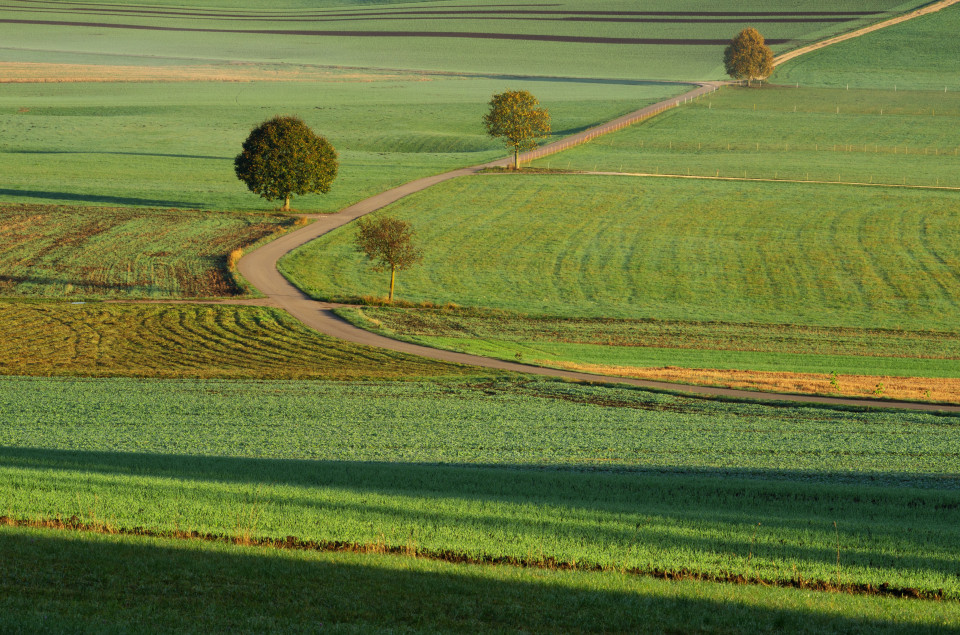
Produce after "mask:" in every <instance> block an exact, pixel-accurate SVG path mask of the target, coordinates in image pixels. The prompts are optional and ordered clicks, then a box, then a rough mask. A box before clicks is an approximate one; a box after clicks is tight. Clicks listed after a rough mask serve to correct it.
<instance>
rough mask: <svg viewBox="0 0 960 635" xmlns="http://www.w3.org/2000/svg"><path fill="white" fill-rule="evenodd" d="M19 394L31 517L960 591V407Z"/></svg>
mask: <svg viewBox="0 0 960 635" xmlns="http://www.w3.org/2000/svg"><path fill="white" fill-rule="evenodd" d="M0 404H2V408H3V409H4V411H5V412H6V413H8V414H7V417H6V425H5V426H4V428H3V430H2V431H0V446H2V447H0V473H2V475H3V478H0V513H2V514H4V515H6V516H8V517H12V518H19V519H34V520H35V519H54V518H56V517H58V516H59V517H60V518H62V519H68V518H71V517H72V516H76V517H77V519H78V520H79V521H81V522H84V523H92V524H100V525H103V526H109V527H112V528H114V529H123V528H126V529H133V528H134V527H141V528H144V529H149V530H155V531H161V532H173V531H175V530H186V531H194V530H195V531H198V532H201V533H213V534H225V535H230V536H235V537H243V536H247V537H250V538H259V537H262V538H278V539H281V540H286V539H287V536H295V537H296V538H297V539H298V540H301V541H308V540H313V541H316V542H319V543H323V544H327V543H331V542H335V541H340V542H347V543H351V544H353V543H357V544H359V545H370V546H374V545H381V546H389V547H396V548H398V549H403V550H405V551H407V552H411V551H415V552H417V553H420V554H423V555H430V554H434V555H442V554H460V555H461V556H464V557H469V558H475V559H480V560H483V559H502V560H505V561H514V562H526V563H530V564H538V563H539V564H543V563H548V562H553V563H568V564H570V565H575V566H576V567H580V568H587V569H589V568H592V567H594V566H603V567H610V568H613V569H616V570H621V569H627V570H635V571H636V572H638V573H644V572H648V573H652V572H655V571H680V570H684V571H686V572H688V574H690V575H698V576H707V577H713V578H718V579H726V578H730V577H733V578H737V577H738V576H743V577H745V578H747V579H753V580H764V581H767V582H769V583H771V584H786V583H790V581H795V582H797V583H799V580H800V579H801V578H802V579H803V580H805V581H806V583H807V584H813V585H815V586H816V585H827V584H831V585H837V584H839V585H840V586H841V587H844V586H850V588H857V589H860V590H864V589H865V588H866V587H865V586H863V585H871V588H874V589H876V588H879V587H880V586H881V585H883V584H885V583H886V584H888V585H890V586H891V587H893V588H900V589H915V591H910V593H919V594H921V595H931V594H932V595H937V594H940V593H941V591H940V589H942V594H943V595H944V597H945V598H950V599H951V601H954V600H956V599H958V598H960V583H958V580H960V576H958V573H960V560H958V559H957V554H956V550H955V545H956V543H957V540H958V539H960V535H958V533H957V532H958V529H957V528H958V527H960V523H958V520H960V518H958V517H957V513H958V510H960V494H958V492H960V489H958V488H957V485H958V481H957V478H958V476H957V473H956V465H957V453H956V447H957V443H958V441H960V439H958V438H957V434H958V430H960V428H958V426H957V420H956V417H953V416H937V415H931V414H919V413H915V414H910V413H899V412H856V411H844V410H835V409H829V408H801V407H798V408H789V409H785V408H780V407H770V406H763V405H756V404H737V403H722V402H714V401H709V400H702V399H691V398H686V397H678V396H670V395H658V394H654V393H648V392H644V391H640V390H635V389H630V388H613V387H609V386H608V387H602V386H597V387H591V386H582V385H575V384H567V383H563V382H556V381H547V380H539V381H516V380H486V381H477V380H467V381H463V380H461V381H449V380H447V381H443V382H436V383H427V382H400V383H397V382H366V383H349V382H348V383H329V382H264V381H257V382H244V381H216V380H211V381H205V382H196V381H186V380H180V381H176V380H165V381H161V380H120V379H115V380H84V379H39V378H34V379H30V378H6V379H0ZM197 421H203V422H204V425H202V426H198V425H195V424H196V422H197ZM758 523H759V524H758ZM834 523H836V528H835V527H834ZM838 542H839V551H840V569H839V571H838V570H837V562H836V560H837V550H838ZM554 566H556V564H554Z"/></svg>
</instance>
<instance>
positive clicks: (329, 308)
mask: <svg viewBox="0 0 960 635" xmlns="http://www.w3.org/2000/svg"><path fill="white" fill-rule="evenodd" d="M958 1H960V0H958ZM725 83H726V82H702V83H698V84H697V88H694V89H693V90H690V91H688V92H686V93H684V94H682V95H678V96H676V97H672V98H670V99H665V100H663V101H660V102H657V103H655V104H651V105H649V106H646V107H645V108H641V109H640V110H637V111H634V112H632V113H628V114H626V115H623V116H622V117H618V118H617V119H614V120H613V121H610V122H607V123H605V124H601V125H599V126H595V127H593V128H590V129H588V130H584V131H583V132H580V133H578V134H576V135H573V136H571V137H568V138H567V139H562V140H560V141H555V142H553V143H550V144H547V145H546V146H543V147H542V148H538V149H536V150H533V151H530V152H527V153H524V154H522V155H521V160H523V161H529V160H530V159H531V158H539V157H542V156H546V155H548V154H553V153H556V152H560V151H561V150H565V149H567V148H569V147H572V146H575V145H579V144H581V143H585V142H587V141H589V140H591V139H594V138H596V137H598V136H600V135H602V134H605V133H607V132H614V131H616V130H619V129H621V128H623V127H626V126H628V125H631V124H632V123H636V122H638V121H642V120H644V119H647V118H649V117H652V116H653V115H655V114H659V113H661V112H663V111H664V110H668V109H670V108H675V107H678V106H680V105H682V104H684V103H687V102H689V101H691V100H693V99H696V98H697V97H700V96H702V95H705V94H708V93H711V92H713V91H715V90H718V89H719V88H720V86H722V85H724V84H725ZM512 162H513V158H512V157H509V156H508V157H504V158H502V159H498V160H496V161H491V162H489V163H484V164H482V165H475V166H472V167H466V168H460V169H458V170H453V171H450V172H445V173H442V174H437V175H435V176H428V177H425V178H422V179H417V180H415V181H411V182H409V183H405V184H403V185H400V186H398V187H395V188H392V189H390V190H387V191H385V192H381V193H379V194H375V195H374V196H371V197H369V198H366V199H364V200H362V201H359V202H357V203H354V204H353V205H350V206H348V207H345V208H343V209H342V210H340V211H339V212H337V213H336V214H325V215H320V216H316V217H314V218H316V220H315V222H313V223H311V224H310V225H306V226H305V227H302V228H300V229H297V230H295V231H292V232H290V233H287V234H284V235H283V236H280V237H279V238H277V239H276V240H273V241H271V242H269V243H267V244H265V245H263V246H261V247H259V248H258V249H255V250H254V251H251V252H249V253H247V254H245V255H244V256H243V257H242V258H241V259H240V260H239V262H238V263H237V270H238V271H239V272H240V274H241V275H242V276H243V277H244V278H245V279H246V280H247V282H248V283H249V284H250V285H251V286H253V287H254V288H255V289H257V290H259V291H260V292H261V293H262V294H263V295H264V296H266V297H267V298H269V299H270V300H272V301H273V302H275V303H276V304H275V306H277V307H278V308H281V309H283V310H285V311H287V312H288V313H289V314H290V315H291V316H293V317H294V318H295V319H297V320H299V321H300V322H302V323H303V324H304V325H305V326H307V327H309V328H312V329H314V330H316V331H319V332H320V333H323V334H325V335H329V336H331V337H336V338H338V339H341V340H345V341H348V342H353V343H355V344H362V345H364V346H373V347H378V348H385V349H388V350H392V351H397V352H401V353H408V354H411V355H418V356H420V357H426V358H429V359H435V360H439V361H445V362H450V363H454V364H465V365H469V366H477V367H481V368H489V369H492V370H501V371H509V372H516V373H525V374H530V375H540V376H547V377H560V378H564V379H571V380H575V381H581V382H589V383H594V384H596V383H600V384H621V385H630V386H637V387H640V388H647V389H652V390H659V391H665V392H670V393H678V392H679V393H685V394H691V395H698V396H705V397H717V398H722V399H736V400H747V401H760V402H768V403H771V402H775V403H784V402H789V403H795V404H796V403H804V404H821V405H831V406H846V407H855V408H899V409H905V410H925V411H934V412H938V411H939V412H944V411H946V412H960V405H944V404H933V403H922V402H911V401H897V400H880V399H856V398H843V397H822V396H815V395H798V394H791V393H773V392H769V393H768V392H757V391H750V390H738V389H733V388H718V387H715V386H701V385H696V384H678V383H672V382H666V381H655V380H645V379H632V378H629V377H617V376H610V375H597V374H593V373H586V372H579V371H565V370H559V369H555V368H546V367H543V366H533V365H530V364H523V363H520V362H511V361H506V360H499V359H494V358H490V357H483V356H480V355H470V354H466V353H456V352H453V351H445V350H441V349H438V348H432V347H429V346H424V345H420V344H411V343H409V342H404V341H401V340H396V339H393V338H389V337H386V336H383V335H379V334H377V333H374V332H372V331H367V330H365V329H361V328H360V327H357V326H354V325H353V324H351V323H349V322H347V321H346V320H345V319H343V318H341V317H340V316H338V315H337V314H336V313H334V312H333V309H334V308H336V307H337V306H338V305H336V304H334V303H330V302H323V301H320V300H314V299H313V298H311V297H310V296H308V295H307V294H306V293H304V292H303V291H301V290H300V289H299V288H297V287H296V286H294V285H293V283H291V282H290V281H289V280H287V278H285V277H284V276H283V274H281V273H280V269H279V267H278V262H279V260H280V258H282V257H283V256H285V255H286V254H288V253H289V252H291V251H293V250H294V249H296V248H298V247H301V246H303V245H305V244H306V243H308V242H310V241H312V240H314V239H316V238H319V237H320V236H322V235H324V234H326V233H328V232H330V231H332V230H334V229H336V228H338V227H342V226H343V225H346V224H347V223H349V222H350V221H353V220H355V219H357V218H360V217H361V216H364V215H366V214H370V213H372V212H375V211H378V210H380V209H382V208H384V207H386V206H387V205H390V204H391V203H394V202H396V201H398V200H400V199H402V198H404V197H406V196H409V195H411V194H414V193H416V192H421V191H423V190H425V189H427V188H429V187H432V186H434V185H437V184H439V183H443V182H445V181H449V180H451V179H455V178H457V177H461V176H470V175H474V174H478V173H480V172H482V171H483V170H485V169H488V168H494V167H505V166H508V165H510V164H511V163H512Z"/></svg>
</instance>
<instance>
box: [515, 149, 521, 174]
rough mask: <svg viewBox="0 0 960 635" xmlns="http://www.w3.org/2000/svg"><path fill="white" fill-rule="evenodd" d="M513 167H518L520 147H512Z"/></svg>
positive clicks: (517, 168) (516, 168)
mask: <svg viewBox="0 0 960 635" xmlns="http://www.w3.org/2000/svg"><path fill="white" fill-rule="evenodd" d="M513 169H514V170H519V169H520V148H519V147H514V148H513Z"/></svg>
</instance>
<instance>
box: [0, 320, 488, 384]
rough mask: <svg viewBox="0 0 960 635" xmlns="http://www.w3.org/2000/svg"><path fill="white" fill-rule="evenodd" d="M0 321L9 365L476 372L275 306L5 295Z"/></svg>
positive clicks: (161, 370)
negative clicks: (12, 298)
mask: <svg viewBox="0 0 960 635" xmlns="http://www.w3.org/2000/svg"><path fill="white" fill-rule="evenodd" d="M0 322H2V323H3V325H4V328H3V331H4V333H5V336H4V338H3V340H2V341H0V374H4V375H82V376H98V377H99V376H127V377H195V378H208V377H245V378H261V377H273V378H324V379H358V378H381V379H383V378H386V379H393V378H416V377H421V376H435V375H463V374H471V373H473V372H477V371H476V369H470V368H468V367H464V366H458V365H455V364H445V363H442V362H434V361H431V360H427V359H423V358H419V357H414V356H412V355H405V354H402V353H395V352H392V351H386V350H380V349H373V348H369V347H365V346H359V345H356V344H350V343H347V342H343V341H341V340H337V339H334V338H332V337H327V336H325V335H321V334H319V333H317V332H315V331H312V330H310V329H308V328H306V327H304V326H303V325H302V324H300V322H297V321H296V320H294V319H293V318H291V317H290V316H289V315H287V314H286V313H285V312H283V311H280V310H278V309H273V308H269V307H259V306H219V305H179V304H178V305H159V304H148V305H144V304H140V305H133V304H129V305H128V304H100V303H97V304H87V305H73V304H64V303H48V302H42V303H41V302H17V303H6V302H0ZM486 374H490V373H486Z"/></svg>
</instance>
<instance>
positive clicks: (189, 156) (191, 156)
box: [4, 150, 233, 162]
mask: <svg viewBox="0 0 960 635" xmlns="http://www.w3.org/2000/svg"><path fill="white" fill-rule="evenodd" d="M4 154H111V155H116V156H130V157H159V158H162V159H203V160H209V161H231V162H232V161H233V157H218V156H213V155H209V154H171V153H164V152H121V151H99V152H97V151H90V150H5V151H4Z"/></svg>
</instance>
